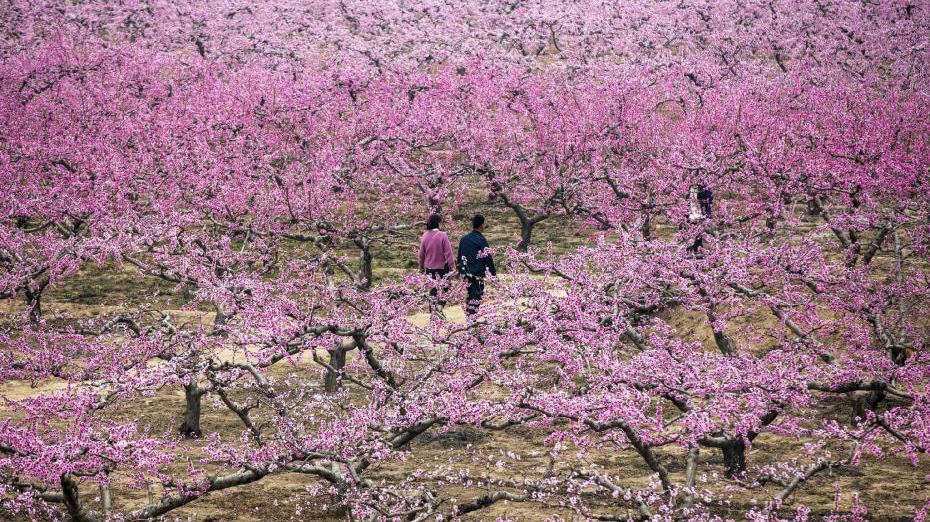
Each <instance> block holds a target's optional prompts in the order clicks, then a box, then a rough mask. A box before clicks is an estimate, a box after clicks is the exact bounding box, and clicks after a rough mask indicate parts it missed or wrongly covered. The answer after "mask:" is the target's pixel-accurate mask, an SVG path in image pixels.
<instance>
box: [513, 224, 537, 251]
mask: <svg viewBox="0 0 930 522" xmlns="http://www.w3.org/2000/svg"><path fill="white" fill-rule="evenodd" d="M533 225H535V223H533V221H532V220H529V219H523V220H520V242H519V243H518V244H517V251H518V252H526V251H527V249H528V248H530V240H532V239H533Z"/></svg>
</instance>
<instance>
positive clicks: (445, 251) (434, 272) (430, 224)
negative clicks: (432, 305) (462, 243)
mask: <svg viewBox="0 0 930 522" xmlns="http://www.w3.org/2000/svg"><path fill="white" fill-rule="evenodd" d="M440 223H442V216H440V215H439V214H433V215H431V216H430V217H429V220H428V221H427V222H426V232H424V233H423V236H421V237H420V255H419V258H420V272H423V273H425V274H427V275H429V276H430V277H432V278H433V279H437V280H444V279H445V277H446V276H447V275H448V274H449V272H451V271H452V268H453V267H454V266H455V256H454V255H453V254H452V243H451V242H450V241H449V236H448V235H446V233H445V232H443V231H442V230H439V224H440ZM440 286H443V287H444V286H445V285H444V284H437V285H434V286H433V288H432V289H431V290H430V291H429V295H430V297H431V298H435V297H436V295H437V294H438V291H439V287H440ZM443 304H444V303H443V300H440V301H439V305H440V306H442V305H443Z"/></svg>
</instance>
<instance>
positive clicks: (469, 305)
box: [465, 275, 484, 315]
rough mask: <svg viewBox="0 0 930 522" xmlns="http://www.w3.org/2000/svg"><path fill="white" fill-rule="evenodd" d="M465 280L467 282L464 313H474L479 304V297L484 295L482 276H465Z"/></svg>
mask: <svg viewBox="0 0 930 522" xmlns="http://www.w3.org/2000/svg"><path fill="white" fill-rule="evenodd" d="M465 281H466V282H468V302H466V303H465V313H466V314H467V315H475V314H476V313H477V312H478V307H479V306H480V305H481V298H482V297H484V278H483V277H476V276H473V275H470V276H466V277H465Z"/></svg>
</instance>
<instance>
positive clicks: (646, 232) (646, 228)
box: [639, 212, 652, 241]
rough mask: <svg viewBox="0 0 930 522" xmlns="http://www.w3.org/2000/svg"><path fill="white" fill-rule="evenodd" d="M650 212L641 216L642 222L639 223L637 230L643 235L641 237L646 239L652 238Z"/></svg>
mask: <svg viewBox="0 0 930 522" xmlns="http://www.w3.org/2000/svg"><path fill="white" fill-rule="evenodd" d="M651 226H652V214H649V213H648V212H647V213H646V215H645V216H643V223H642V224H641V225H640V228H639V232H640V234H642V235H643V239H645V240H646V241H648V240H650V239H651V238H652V228H651Z"/></svg>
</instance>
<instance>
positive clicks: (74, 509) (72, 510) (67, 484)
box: [61, 475, 97, 522]
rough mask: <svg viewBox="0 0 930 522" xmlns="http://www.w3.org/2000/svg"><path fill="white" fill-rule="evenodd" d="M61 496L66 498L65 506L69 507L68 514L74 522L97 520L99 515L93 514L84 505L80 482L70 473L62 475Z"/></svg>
mask: <svg viewBox="0 0 930 522" xmlns="http://www.w3.org/2000/svg"><path fill="white" fill-rule="evenodd" d="M61 496H62V498H63V499H64V504H65V507H66V508H67V509H68V515H70V516H71V520H72V521H74V522H97V517H95V516H93V515H92V514H91V513H90V512H88V511H87V509H85V508H84V505H83V504H81V497H80V491H79V490H78V484H77V482H75V481H74V479H73V478H71V476H70V475H62V476H61Z"/></svg>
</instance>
